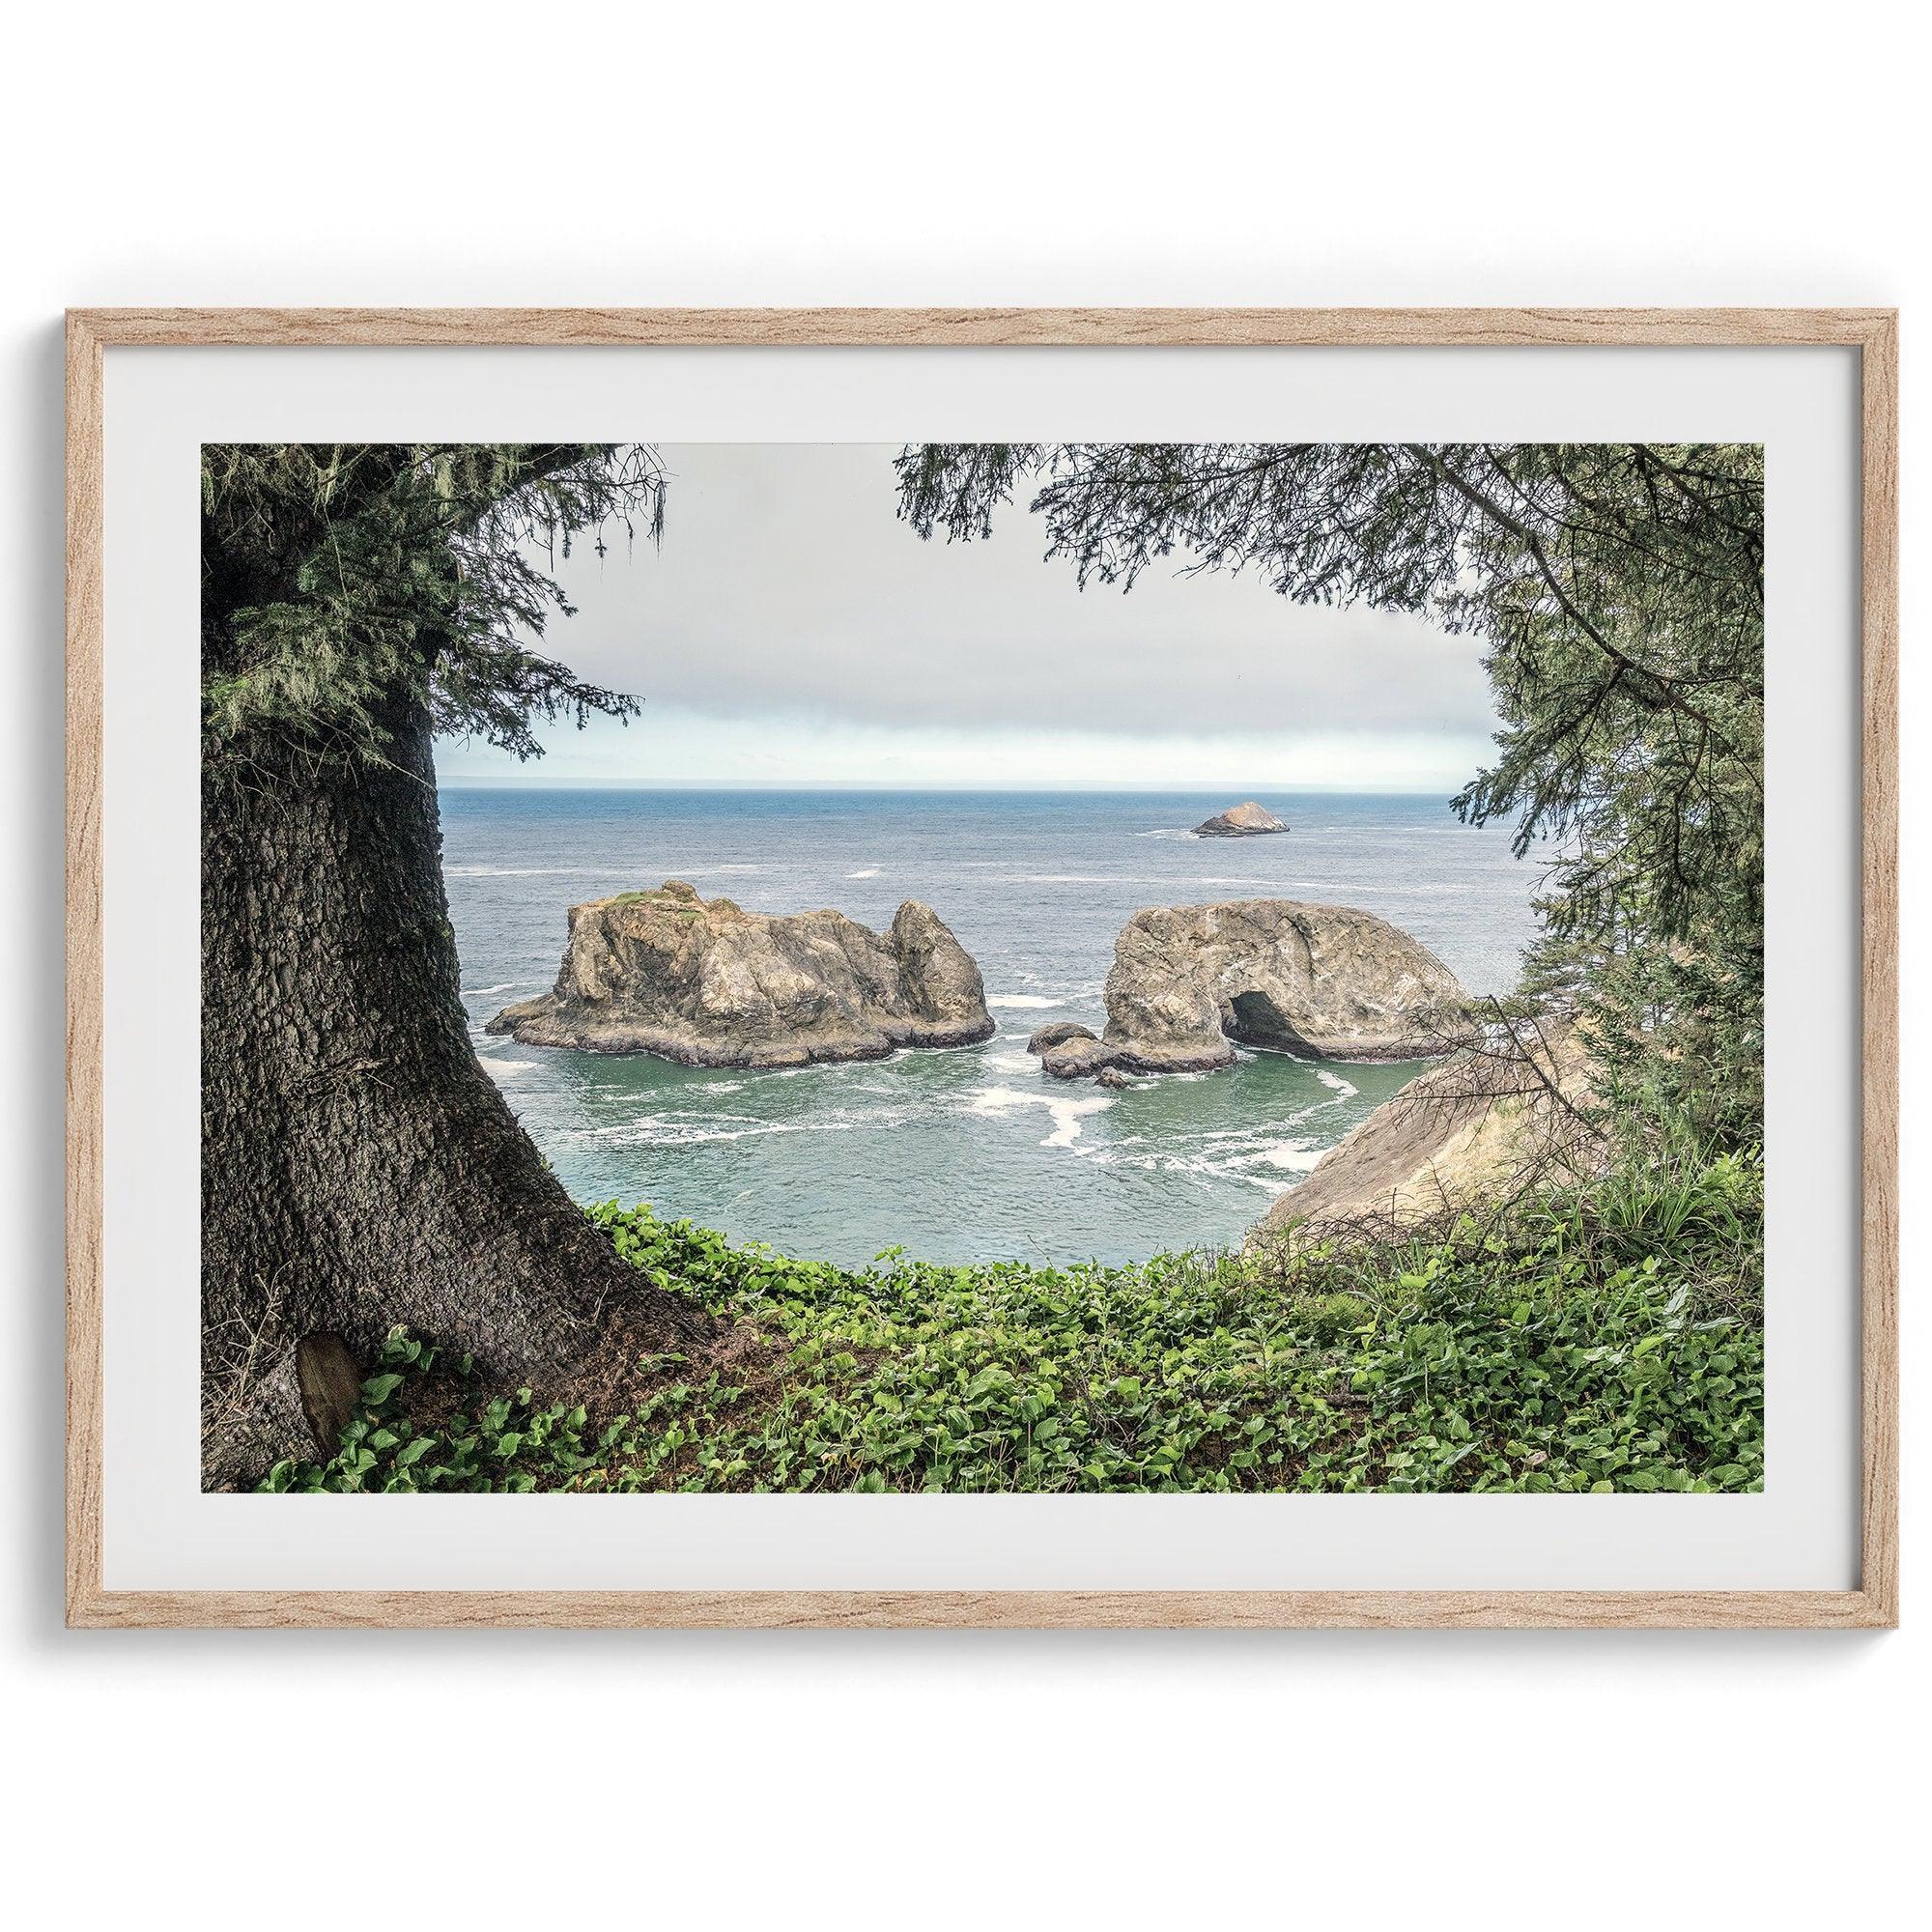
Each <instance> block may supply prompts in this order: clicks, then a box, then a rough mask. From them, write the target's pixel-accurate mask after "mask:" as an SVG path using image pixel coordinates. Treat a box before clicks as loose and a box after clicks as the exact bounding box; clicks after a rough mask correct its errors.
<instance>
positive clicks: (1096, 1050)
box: [1039, 1033, 1120, 1080]
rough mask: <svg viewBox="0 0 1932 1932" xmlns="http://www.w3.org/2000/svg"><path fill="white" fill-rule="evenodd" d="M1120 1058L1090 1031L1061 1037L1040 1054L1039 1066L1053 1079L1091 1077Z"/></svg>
mask: <svg viewBox="0 0 1932 1932" xmlns="http://www.w3.org/2000/svg"><path fill="white" fill-rule="evenodd" d="M1119 1058H1120V1056H1119V1054H1118V1053H1117V1052H1116V1051H1115V1050H1114V1048H1113V1047H1111V1046H1109V1045H1108V1044H1107V1042H1106V1041H1105V1040H1104V1039H1095V1038H1094V1036H1093V1035H1092V1034H1091V1033H1090V1034H1088V1035H1087V1037H1085V1038H1084V1039H1064V1040H1062V1041H1061V1042H1060V1044H1059V1045H1058V1046H1049V1047H1048V1048H1047V1049H1046V1051H1045V1052H1044V1053H1042V1054H1041V1055H1040V1057H1039V1064H1040V1068H1041V1070H1042V1071H1043V1072H1047V1073H1050V1074H1052V1075H1053V1077H1054V1078H1055V1079H1056V1080H1091V1079H1093V1078H1094V1075H1095V1074H1097V1073H1098V1072H1100V1071H1101V1069H1102V1068H1104V1067H1109V1066H1112V1065H1114V1063H1115V1062H1116V1061H1117V1060H1118V1059H1119Z"/></svg>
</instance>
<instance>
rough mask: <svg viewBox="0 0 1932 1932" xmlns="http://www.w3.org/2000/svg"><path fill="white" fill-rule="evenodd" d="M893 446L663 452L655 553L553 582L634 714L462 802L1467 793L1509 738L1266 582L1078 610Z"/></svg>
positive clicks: (1383, 616) (589, 561) (1457, 694)
mask: <svg viewBox="0 0 1932 1932" xmlns="http://www.w3.org/2000/svg"><path fill="white" fill-rule="evenodd" d="M897 453H898V452H897V446H896V445H886V444H806V443H798V444H787V443H770V444H726V443H701V444H683V445H668V446H666V447H664V448H663V450H662V454H663V457H664V459H665V462H666V465H667V467H668V469H669V471H670V487H669V495H668V511H667V517H666V527H665V536H664V543H663V546H662V548H661V549H656V548H653V547H651V546H650V545H648V544H644V543H639V544H638V545H637V546H636V547H635V548H632V547H627V546H626V545H625V543H624V542H623V540H622V537H621V533H619V535H618V537H617V540H616V541H614V542H612V543H611V545H610V547H609V550H608V552H607V554H605V555H604V556H603V557H601V558H600V557H599V556H597V555H596V554H595V550H594V547H592V546H588V545H582V544H581V545H579V546H578V547H577V549H576V551H575V552H574V554H572V555H571V556H570V557H569V558H567V559H565V558H559V559H557V564H556V568H557V575H558V577H559V580H560V582H562V583H563V585H564V588H565V590H566V592H567V594H568V595H569V597H570V599H571V602H572V603H573V604H574V605H575V606H576V607H577V612H578V614H577V615H576V616H574V617H568V618H566V617H560V616H559V617H555V618H553V620H552V622H551V626H550V630H549V632H548V634H547V639H546V646H547V648H548V649H549V650H551V651H552V652H553V653H554V655H555V656H557V657H559V658H561V659H562V660H563V661H564V662H565V663H566V664H568V665H570V666H571V667H572V668H573V669H574V670H576V671H577V672H578V673H579V674H580V675H582V676H584V677H587V678H589V679H591V680H593V681H594V682H597V683H600V684H605V685H609V686H611V687H613V688H615V689H617V690H621V691H628V692H631V693H633V694H635V695H636V696H639V697H641V698H642V699H643V700H644V713H643V716H642V718H641V719H638V720H633V721H632V722H631V724H630V725H629V726H628V728H625V727H620V726H619V725H617V724H616V723H615V722H614V721H608V720H599V721H597V722H596V723H595V724H593V725H592V726H591V727H590V728H589V729H588V730H586V731H584V732H582V733H579V732H578V731H577V730H576V729H575V728H574V727H573V726H571V725H555V726H552V727H551V728H549V729H547V730H546V731H545V732H544V733H543V734H542V736H543V739H544V743H545V745H546V747H547V755H546V756H545V757H544V758H542V759H541V760H538V761H535V762H534V763H532V764H531V765H529V766H519V765H518V763H517V761H516V760H515V759H514V758H511V757H510V756H509V755H508V754H507V753H500V752H497V750H495V748H493V747H491V746H487V745H480V744H474V743H471V744H467V745H466V744H457V743H448V742H446V743H444V744H443V745H442V746H441V747H440V749H439V753H438V764H439V769H440V773H441V776H442V777H443V778H444V779H445V780H453V781H464V780H469V781H477V780H492V781H494V780H503V779H521V780H524V781H534V782H539V783H552V784H555V783H568V782H580V783H582V782H593V783H627V784H642V785H650V784H667V785H675V784H694V783H719V784H779V783H785V782H799V783H838V782H847V783H861V784H864V783H879V784H902V785H909V784H949V785H950V784H968V785H970V784H976V783H984V784H1019V785H1024V784H1041V785H1047V784H1122V785H1153V786H1164V785H1165V786H1179V785H1186V784H1190V783H1197V782H1198V783H1203V784H1208V785H1213V784H1224V783H1257V784H1262V783H1265V784H1269V785H1273V786H1275V787H1276V788H1279V789H1293V788H1295V787H1297V786H1304V785H1308V786H1316V785H1349V786H1354V787H1358V788H1360V789H1364V790H1377V789H1436V788H1442V789H1453V788H1454V787H1455V786H1457V785H1458V784H1460V783H1461V782H1462V781H1463V780H1464V779H1466V778H1467V777H1468V776H1470V774H1471V773H1473V772H1474V771H1475V769H1476V767H1477V766H1478V765H1479V764H1480V763H1481V762H1482V761H1483V758H1484V754H1485V753H1486V752H1487V751H1488V749H1489V742H1490V737H1491V734H1492V731H1493V730H1494V728H1495V720H1494V716H1493V712H1492V705H1491V697H1490V688H1489V680H1488V678H1487V676H1486V675H1485V673H1484V671H1483V669H1482V665H1481V661H1480V647H1479V645H1478V644H1477V642H1476V640H1474V639H1469V638H1456V637H1450V636H1447V635H1445V634H1444V633H1443V632H1441V631H1439V630H1437V629H1436V628H1435V627H1434V626H1432V625H1430V624H1428V623H1426V622H1424V621H1423V620H1421V619H1419V618H1415V617H1409V616H1405V615H1399V614H1396V613H1391V612H1384V611H1366V610H1361V609H1352V610H1335V609H1330V608H1324V607H1320V606H1313V607H1311V606H1303V605H1297V604H1294V603H1293V602H1291V601H1290V600H1289V599H1287V598H1284V597H1280V596H1278V595H1276V594H1274V593H1272V592H1270V591H1269V590H1267V589H1266V588H1265V587H1264V586H1263V585H1262V584H1261V583H1259V582H1255V581H1254V580H1253V579H1250V578H1245V577H1236V576H1229V575H1226V574H1222V573H1211V572H1204V573H1202V574H1201V575H1198V576H1192V577H1190V576H1185V575H1182V574H1181V573H1182V572H1183V571H1184V570H1185V567H1186V562H1187V559H1186V558H1185V557H1184V556H1181V555H1177V556H1176V557H1175V558H1174V559H1173V570H1172V571H1171V572H1170V573H1168V574H1165V575H1161V574H1157V573H1154V572H1150V573H1149V574H1148V575H1147V576H1145V577H1143V578H1142V580H1141V581H1140V582H1139V583H1137V584H1136V585H1135V587H1134V588H1133V590H1132V591H1131V592H1129V593H1126V594H1122V592H1121V591H1120V590H1119V588H1118V587H1108V586H1105V585H1100V584H1093V585H1090V586H1089V588H1087V589H1086V590H1084V591H1082V590H1081V589H1079V588H1078V586H1077V584H1076V582H1075V579H1074V573H1073V570H1072V567H1071V566H1070V565H1069V564H1068V563H1066V562H1065V561H1064V560H1062V559H1059V558H1054V559H1044V557H1043V553H1044V551H1045V547H1046V546H1045V534H1044V529H1043V526H1042V525H1041V524H1040V522H1039V521H1038V520H1037V519H1036V518H1033V517H1031V516H1030V515H1029V514H1028V513H1027V511H1026V508H1025V502H1024V498H1022V499H1020V500H1017V501H1016V502H1015V503H1014V504H1013V505H1011V506H1010V507H1009V509H1008V510H1007V511H1006V512H1005V513H1004V514H1003V515H1002V516H1000V517H999V518H996V519H995V522H994V527H993V534H992V537H991V538H990V540H986V541H980V542H975V543H971V544H947V543H945V542H944V541H943V540H942V539H940V538H937V537H935V538H934V539H933V540H932V541H931V542H927V543H923V542H921V541H920V539H919V538H918V537H917V536H915V535H914V534H913V532H912V530H911V528H910V527H909V526H907V525H905V524H904V523H902V522H900V521H899V519H898V517H897V514H896V511H897V501H898V497H897V486H896V480H895V476H894V472H893V458H894V457H895V455H896V454H897Z"/></svg>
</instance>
